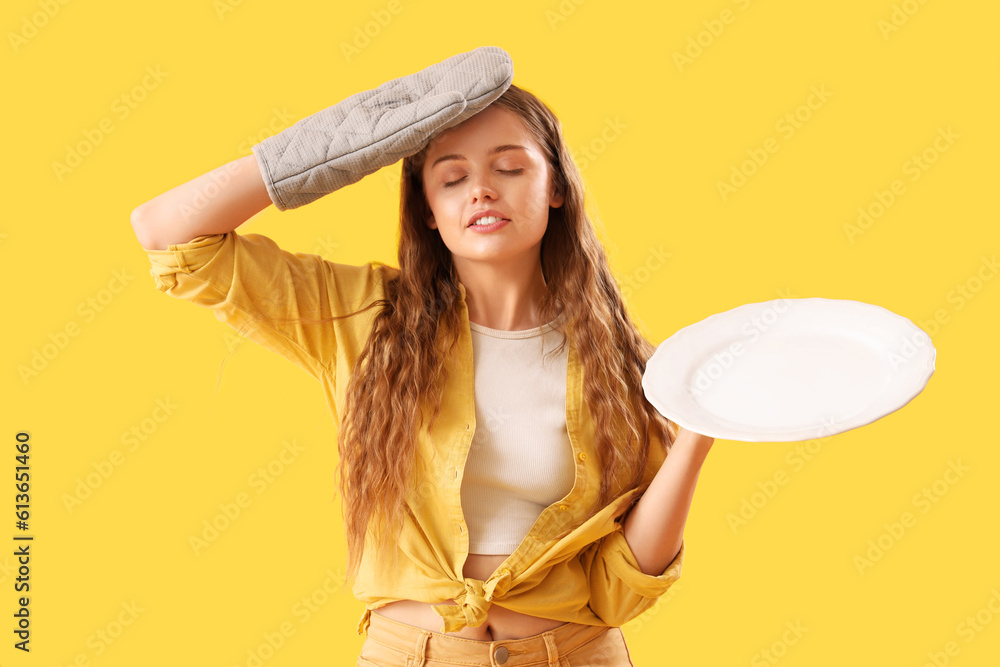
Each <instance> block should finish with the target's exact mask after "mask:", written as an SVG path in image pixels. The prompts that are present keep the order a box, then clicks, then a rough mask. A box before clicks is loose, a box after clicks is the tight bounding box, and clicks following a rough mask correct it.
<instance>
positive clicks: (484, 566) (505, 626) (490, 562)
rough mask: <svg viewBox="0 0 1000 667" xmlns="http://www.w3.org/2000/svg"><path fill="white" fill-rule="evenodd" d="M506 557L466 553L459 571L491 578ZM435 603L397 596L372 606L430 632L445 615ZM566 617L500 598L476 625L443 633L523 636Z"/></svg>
mask: <svg viewBox="0 0 1000 667" xmlns="http://www.w3.org/2000/svg"><path fill="white" fill-rule="evenodd" d="M505 560H507V556H502V555H496V556H494V555H488V554H469V557H468V558H467V559H466V560H465V566H464V567H463V568H462V574H463V575H464V576H466V577H468V578H472V579H481V580H482V581H486V580H487V579H489V578H490V575H492V574H493V573H494V572H495V571H496V569H497V568H498V567H500V565H501V564H502V563H503V562H504V561H505ZM448 603H450V604H456V603H455V600H454V599H450V600H447V601H446V602H445V603H444V604H448ZM433 607H434V605H433V604H432V603H430V602H419V601H417V600H398V601H396V602H390V603H389V604H387V605H384V606H382V607H379V608H378V609H373V610H372V613H373V614H380V615H382V616H385V617H386V618H391V619H392V620H394V621H399V622H401V623H406V624H407V625H412V626H415V627H418V628H423V629H424V630H430V631H431V632H441V628H442V626H443V625H444V619H442V618H441V616H440V615H439V614H438V613H437V612H436V611H434V609H433ZM565 623H566V622H565V621H555V620H553V619H551V618H541V617H540V616H531V615H530V614H522V613H520V612H517V611H513V610H511V609H506V608H505V607H503V606H502V605H501V604H500V603H499V602H494V603H492V604H491V605H490V608H489V609H488V610H487V611H486V620H485V621H484V622H483V624H482V625H478V626H475V627H469V626H466V627H464V628H462V629H461V630H458V631H456V632H446V633H443V634H447V635H453V636H455V637H464V638H465V639H478V640H480V641H493V640H499V639H523V638H524V637H531V636H532V635H537V634H539V633H542V632H545V631H546V630H552V629H554V628H558V627H559V626H560V625H564V624H565Z"/></svg>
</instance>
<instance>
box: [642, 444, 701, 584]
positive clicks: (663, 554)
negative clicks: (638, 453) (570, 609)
mask: <svg viewBox="0 0 1000 667" xmlns="http://www.w3.org/2000/svg"><path fill="white" fill-rule="evenodd" d="M713 442H715V439H714V438H709V437H707V436H704V435H701V434H699V433H694V432H693V431H688V430H686V429H684V428H681V429H680V432H679V433H678V435H677V439H676V440H675V441H674V444H673V445H672V446H671V447H670V452H669V454H667V457H666V459H664V461H663V465H661V466H660V469H659V471H657V473H656V476H654V477H653V481H652V482H651V483H650V485H649V487H648V488H647V489H646V491H645V492H644V493H643V494H642V496H641V497H640V498H639V500H638V502H636V504H635V505H634V506H633V507H632V509H631V510H630V511H629V514H628V516H627V517H626V518H625V523H624V525H623V527H622V529H623V533H624V535H625V541H626V542H628V545H629V547H630V548H631V549H632V553H633V554H635V558H636V561H637V562H638V564H639V568H640V569H641V570H642V571H643V572H645V573H646V574H651V575H654V576H656V575H660V574H662V573H663V571H664V570H666V569H667V566H668V565H669V564H670V561H672V560H673V559H674V557H675V556H676V555H677V552H678V551H680V548H681V541H682V540H683V537H684V524H685V523H686V522H687V516H688V510H689V509H690V507H691V499H692V498H693V496H694V488H695V484H697V482H698V473H699V472H701V466H702V464H703V463H704V462H705V457H707V456H708V452H709V450H710V449H711V448H712V443H713Z"/></svg>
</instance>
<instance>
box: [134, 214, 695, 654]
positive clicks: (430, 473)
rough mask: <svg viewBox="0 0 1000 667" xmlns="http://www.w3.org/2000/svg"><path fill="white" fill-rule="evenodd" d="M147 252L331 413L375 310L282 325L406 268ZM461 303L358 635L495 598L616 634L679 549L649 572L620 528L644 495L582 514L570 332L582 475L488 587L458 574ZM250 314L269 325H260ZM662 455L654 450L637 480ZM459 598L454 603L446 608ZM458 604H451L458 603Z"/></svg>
mask: <svg viewBox="0 0 1000 667" xmlns="http://www.w3.org/2000/svg"><path fill="white" fill-rule="evenodd" d="M144 250H145V251H146V252H147V253H148V255H149V260H150V262H151V264H152V268H151V270H150V273H151V275H152V276H153V278H154V280H155V282H156V287H157V289H159V290H161V291H163V292H166V293H167V294H169V295H170V296H173V297H176V298H179V299H186V300H189V301H192V302H194V303H196V304H198V305H200V306H204V307H207V308H210V309H212V310H213V311H214V312H215V316H216V318H218V319H219V320H220V321H222V322H225V323H226V324H228V325H230V326H232V327H233V328H235V329H237V330H243V333H244V335H245V336H246V337H247V338H249V339H251V340H253V341H255V342H257V343H259V344H261V345H263V346H265V347H267V348H269V349H271V350H273V351H275V352H277V353H278V354H281V355H283V356H284V357H286V358H288V359H290V360H291V361H292V362H294V363H296V364H297V365H298V366H300V367H301V368H303V369H304V370H305V371H306V372H308V373H309V374H310V375H312V376H313V377H315V378H316V379H317V380H319V382H320V384H321V385H322V387H323V391H324V393H325V396H326V401H327V404H328V406H329V408H330V411H331V414H332V415H333V416H334V418H335V419H336V420H337V424H340V423H341V421H340V420H341V419H342V417H343V414H342V413H341V412H340V410H341V409H342V408H341V407H339V406H343V405H344V404H345V391H346V389H347V384H348V380H349V379H350V378H349V374H350V370H351V369H352V368H353V367H354V362H355V360H356V359H357V357H358V356H359V354H360V353H361V351H362V349H363V347H364V345H365V342H366V340H367V337H368V333H369V331H370V330H371V327H372V324H373V322H374V318H375V315H376V310H377V307H373V308H371V309H369V310H368V311H365V312H363V313H361V314H358V315H355V316H353V317H347V318H344V319H340V320H334V321H333V322H327V323H322V324H312V323H309V322H297V321H292V320H291V319H289V320H288V321H285V320H283V319H282V318H297V317H311V318H324V317H329V316H332V315H343V314H345V313H350V312H354V311H356V310H358V309H359V308H361V307H363V306H366V305H368V304H369V303H370V302H371V301H373V300H377V299H380V298H382V297H383V296H384V284H385V281H386V280H387V279H389V278H391V277H392V276H394V275H396V274H398V273H399V269H397V268H393V267H391V266H388V265H385V264H382V263H380V262H369V263H368V264H365V265H362V266H351V265H347V264H337V263H334V262H330V261H328V260H325V259H323V258H322V257H319V256H318V255H310V254H302V253H291V252H288V251H286V250H283V249H281V248H279V247H278V245H277V244H275V242H274V241H273V240H271V239H270V238H268V237H266V236H263V235H261V234H245V235H239V234H237V233H236V232H229V233H227V234H212V235H206V236H199V237H197V238H195V239H193V240H191V241H190V242H188V243H182V244H174V245H170V246H168V248H167V249H166V250H149V249H145V248H144ZM459 288H460V290H461V293H462V296H463V300H462V302H461V304H462V305H461V308H462V316H463V318H464V323H465V326H464V327H463V329H462V332H461V335H460V338H459V341H458V344H457V345H456V346H455V352H454V353H453V355H452V356H451V357H449V358H448V359H447V362H446V368H447V372H448V384H447V386H446V387H445V400H444V402H443V405H442V407H441V413H440V415H439V417H438V419H437V422H436V423H435V425H434V428H433V430H431V431H430V432H428V431H427V427H426V423H425V424H424V425H423V427H422V429H421V431H420V441H419V443H418V446H419V449H420V453H421V455H422V456H421V457H420V459H419V460H420V461H423V462H430V461H433V462H434V464H433V466H431V465H430V464H426V463H421V464H418V465H416V466H415V469H414V473H415V478H414V479H413V483H412V484H411V489H410V491H409V495H408V497H407V503H408V505H409V506H410V508H411V510H412V514H413V516H412V517H407V518H406V520H405V521H406V523H405V524H404V527H403V532H402V535H401V537H400V539H399V549H400V556H401V557H400V559H399V565H398V568H397V570H396V571H394V572H377V571H375V565H374V559H373V558H371V557H369V553H370V551H369V550H367V549H366V551H365V555H364V558H363V559H362V562H361V564H360V569H359V572H358V576H357V577H356V579H355V583H354V588H353V592H354V595H355V597H357V599H358V600H360V601H362V602H364V603H365V611H364V613H363V615H362V617H361V619H360V621H359V623H358V634H363V633H364V632H365V631H366V630H367V628H368V620H369V616H370V614H371V610H372V609H376V608H378V607H381V606H382V605H385V604H388V603H389V602H393V601H396V600H404V599H410V600H419V601H422V602H430V603H434V604H436V606H435V607H433V608H434V609H435V611H437V613H438V614H439V615H440V616H441V617H442V620H443V626H442V630H441V631H442V632H452V631H457V630H460V629H462V628H464V627H466V626H477V625H481V624H482V623H483V622H484V621H485V620H486V612H487V610H488V609H489V607H490V605H491V604H492V603H493V602H498V603H500V604H502V606H504V607H507V608H509V609H512V610H514V611H518V612H521V613H524V614H531V615H534V616H541V617H544V618H551V619H556V620H562V621H572V622H575V623H583V624H587V625H607V626H613V627H617V626H620V625H622V624H624V623H626V622H627V621H630V620H632V619H633V618H635V617H636V616H638V615H639V614H641V613H642V612H644V611H645V610H647V609H648V608H649V607H651V606H652V605H653V604H654V603H655V602H656V599H657V598H658V597H659V596H661V595H663V593H665V592H666V591H667V589H668V588H670V586H671V585H672V584H673V583H674V582H675V581H677V579H679V578H680V575H681V565H682V563H683V560H684V550H685V547H684V543H683V542H682V543H681V548H680V551H679V552H678V553H677V555H676V557H675V558H674V560H673V561H672V562H671V563H670V565H668V566H667V568H666V569H665V570H664V572H663V573H662V574H660V575H659V576H653V575H649V574H645V573H644V572H642V571H641V570H640V569H639V567H638V563H637V561H636V559H635V556H634V554H633V553H632V551H631V549H630V548H629V545H628V543H627V542H626V541H625V537H624V534H623V533H622V521H621V520H620V519H622V517H623V515H624V514H625V513H626V512H627V511H628V510H629V508H631V506H632V504H633V503H634V501H636V500H638V497H639V489H638V488H633V489H618V490H616V491H617V492H616V494H615V498H614V499H613V500H612V501H611V502H610V503H609V504H608V505H606V506H605V507H604V508H603V509H601V510H600V511H599V512H598V513H597V514H595V515H594V516H592V517H590V518H589V519H587V516H586V508H588V507H590V506H591V505H593V503H594V501H595V500H596V498H597V495H598V493H599V489H600V479H601V468H600V463H599V461H598V456H597V452H596V450H595V441H594V422H593V419H592V416H591V414H590V411H589V410H588V408H587V405H586V403H585V401H584V400H583V366H582V364H581V362H580V358H579V356H578V352H577V350H576V348H575V346H574V345H573V338H572V330H571V329H570V331H569V332H568V334H569V340H568V343H567V345H568V363H567V378H566V428H567V431H568V433H569V438H570V442H571V443H572V446H573V457H574V459H573V461H574V465H575V481H574V485H573V488H572V490H571V491H570V492H569V494H568V495H566V496H565V497H564V498H562V499H561V500H559V501H557V502H555V503H553V504H552V505H550V506H549V507H547V508H545V510H543V511H542V513H541V515H540V516H539V517H538V520H537V521H536V522H535V524H534V525H533V526H532V528H531V530H530V531H529V532H528V534H527V536H526V537H525V538H524V540H523V541H522V542H521V544H520V545H519V546H518V548H517V550H516V551H515V552H514V553H513V554H511V555H510V556H509V557H508V558H507V560H505V561H504V562H503V563H502V564H501V566H500V567H499V568H497V570H496V571H495V572H494V573H493V574H492V575H491V576H490V577H489V578H488V579H487V580H485V581H482V580H479V579H472V578H465V577H464V576H463V574H462V569H463V565H464V563H465V560H466V556H467V555H468V553H469V548H468V545H469V539H468V528H467V526H466V524H465V520H464V518H463V514H462V507H461V486H462V473H463V469H464V465H465V460H466V456H467V454H468V452H469V447H470V444H471V442H472V436H473V433H474V432H475V428H476V413H475V403H474V393H475V392H474V375H473V363H472V362H473V348H472V336H471V332H470V331H471V330H470V327H469V314H468V309H467V307H466V305H465V300H464V297H465V286H464V285H461V284H460V285H459ZM253 315H256V316H259V317H263V318H266V319H267V321H266V322H264V323H258V322H257V321H256V320H255V319H253V317H252V316H253ZM663 460H664V454H663V452H662V450H661V446H660V444H659V443H658V442H656V441H653V443H652V446H651V448H650V454H649V464H648V466H647V468H646V470H645V475H644V477H643V483H644V484H648V483H649V482H650V481H651V480H652V478H653V476H654V475H655V474H656V471H657V470H658V469H659V467H660V465H661V464H662V462H663ZM452 598H453V599H454V600H455V603H445V600H449V599H452ZM456 603H457V604H456Z"/></svg>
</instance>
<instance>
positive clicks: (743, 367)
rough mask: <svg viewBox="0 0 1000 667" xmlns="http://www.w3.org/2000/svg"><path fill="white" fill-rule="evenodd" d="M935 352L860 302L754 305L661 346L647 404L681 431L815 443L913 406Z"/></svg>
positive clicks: (911, 330) (923, 337)
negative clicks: (907, 406)
mask: <svg viewBox="0 0 1000 667" xmlns="http://www.w3.org/2000/svg"><path fill="white" fill-rule="evenodd" d="M936 354H937V353H936V350H935V349H934V345H933V344H932V343H931V339H930V336H928V335H927V334H926V333H925V332H924V331H923V330H922V329H920V328H919V327H917V326H916V325H915V324H913V323H912V322H911V321H910V320H908V319H907V318H905V317H903V316H901V315H897V314H896V313H893V312H892V311H889V310H886V309H885V308H882V307H881V306H875V305H872V304H868V303H861V302H860V301H848V300H835V299H823V298H810V299H777V300H775V301H764V302H761V303H750V304H746V305H744V306H739V307H737V308H733V309H732V310H728V311H726V312H724V313H718V314H715V315H711V316H709V317H707V318H705V319H704V320H702V321H701V322H698V323H696V324H692V325H690V326H687V327H684V328H683V329H681V330H680V331H678V332H677V333H675V334H674V335H673V336H671V337H670V338H668V339H666V340H665V341H663V342H662V343H661V344H660V345H659V347H657V348H656V352H655V353H654V354H653V356H652V357H651V358H650V359H649V361H648V363H647V364H646V372H645V373H644V374H643V376H642V388H643V391H644V392H645V395H646V398H647V399H648V400H649V402H650V403H651V404H652V405H653V406H654V407H655V408H656V409H657V410H658V411H659V412H660V413H661V414H663V415H664V416H666V417H667V418H668V419H671V420H672V421H674V422H675V423H677V424H679V425H681V426H683V427H684V428H686V429H688V430H690V431H695V432H697V433H703V434H705V435H709V436H712V437H715V438H725V439H728V440H742V441H745V442H790V441H796V440H810V439H813V438H821V437H825V436H828V435H833V434H835V433H842V432H843V431H847V430H850V429H852V428H857V427H858V426H864V425H865V424H870V423H871V422H873V421H875V420H876V419H879V418H881V417H884V416H885V415H887V414H889V413H891V412H894V411H896V410H898V409H899V408H901V407H903V406H904V405H906V404H907V403H909V402H910V401H911V400H912V399H913V398H914V397H915V396H916V395H917V394H919V393H920V392H921V390H922V389H923V388H924V386H926V384H927V381H928V380H929V379H930V377H931V375H933V374H934V360H935V357H936Z"/></svg>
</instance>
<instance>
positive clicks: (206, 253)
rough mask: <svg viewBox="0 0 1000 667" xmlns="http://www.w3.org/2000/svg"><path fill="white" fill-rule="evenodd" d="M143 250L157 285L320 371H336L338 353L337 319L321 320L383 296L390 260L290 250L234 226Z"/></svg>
mask: <svg viewBox="0 0 1000 667" xmlns="http://www.w3.org/2000/svg"><path fill="white" fill-rule="evenodd" d="M143 250H144V251H145V252H146V253H147V254H148V256H149V261H150V265H151V268H150V274H151V275H152V276H153V280H154V281H155V284H156V288H157V289H158V290H160V291H161V292H165V293H166V294H169V295H170V296H172V297H175V298H178V299H184V300H187V301H191V302H192V303H196V304H198V305H199V306H203V307H205V308H209V309H211V310H212V311H213V312H214V313H215V317H216V318H217V319H218V320H220V321H221V322H224V323H226V324H228V325H229V326H231V327H233V328H234V329H236V330H237V331H238V332H239V333H240V334H241V335H244V336H246V337H247V338H248V339H250V340H253V341H254V342H256V343H259V344H261V345H263V346H264V347H267V348H268V349H271V350H273V351H275V352H277V353H278V354H280V355H282V356H284V357H286V358H288V359H290V360H291V361H293V362H294V363H296V364H297V365H298V366H300V367H301V368H303V369H304V370H306V372H308V373H309V374H310V375H312V376H313V377H317V378H318V377H320V376H321V375H323V374H324V373H330V374H332V373H334V372H335V367H336V359H337V333H336V331H337V329H336V326H334V323H333V321H331V320H329V319H327V321H325V322H324V321H318V320H323V319H324V318H330V317H335V316H342V315H346V314H349V313H353V312H355V311H357V310H358V309H359V307H361V306H362V305H363V303H364V302H365V301H366V300H367V299H368V298H369V297H372V296H374V297H379V296H381V295H382V287H383V281H384V273H383V272H382V271H381V270H380V268H382V267H383V266H384V265H381V264H378V265H376V264H373V263H368V264H366V265H363V266H351V265H347V264H336V263H333V262H330V261H327V260H325V259H323V258H322V257H320V256H318V255H311V254H304V253H292V252H288V251H286V250H283V249H282V248H280V247H279V246H278V245H277V244H276V243H275V242H274V241H273V240H272V239H270V238H268V237H267V236H264V235H262V234H246V235H240V234H237V233H236V232H235V231H232V232H227V233H225V234H211V235H205V236H198V237H196V238H194V239H192V240H191V241H189V242H187V243H180V244H171V245H169V246H167V249H166V250H151V249H148V248H143Z"/></svg>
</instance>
